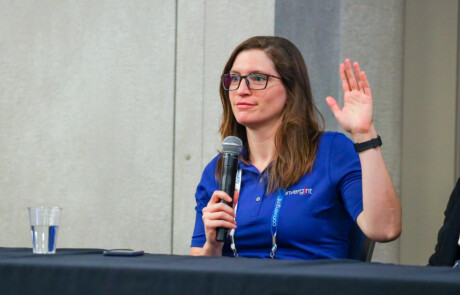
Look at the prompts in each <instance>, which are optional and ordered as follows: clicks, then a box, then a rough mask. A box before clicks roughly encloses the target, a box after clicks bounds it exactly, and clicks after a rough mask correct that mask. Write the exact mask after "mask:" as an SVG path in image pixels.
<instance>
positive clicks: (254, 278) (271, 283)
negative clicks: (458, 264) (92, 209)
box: [0, 248, 460, 295]
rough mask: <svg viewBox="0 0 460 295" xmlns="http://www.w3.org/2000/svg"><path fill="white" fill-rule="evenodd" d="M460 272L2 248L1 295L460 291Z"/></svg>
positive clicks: (352, 263) (356, 263)
mask: <svg viewBox="0 0 460 295" xmlns="http://www.w3.org/2000/svg"><path fill="white" fill-rule="evenodd" d="M459 292H460V270H456V269H451V268H449V267H424V266H402V265H391V264H380V263H363V262H359V261H353V260H316V261H292V260H268V259H266V260H262V259H248V258H246V259H245V258H237V259H235V258H229V257H191V256H178V255H158V254H145V255H143V256H137V257H114V256H103V255H102V250H95V249H58V250H57V253H56V254H55V255H33V254H32V251H31V249H26V248H0V294H2V295H3V294H5V295H6V294H47V295H51V294H69V295H71V294H85V295H87V294H200V295H202V294H232V295H234V294H278V295H280V294H328V295H329V294H352V295H359V294H366V295H369V294H373V295H374V294H405V295H406V294H417V295H422V294H430V295H431V294H460V293H459Z"/></svg>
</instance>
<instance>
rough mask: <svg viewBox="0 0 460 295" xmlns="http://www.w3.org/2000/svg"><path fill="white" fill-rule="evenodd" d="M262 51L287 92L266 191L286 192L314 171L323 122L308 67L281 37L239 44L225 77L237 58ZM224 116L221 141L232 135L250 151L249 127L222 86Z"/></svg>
mask: <svg viewBox="0 0 460 295" xmlns="http://www.w3.org/2000/svg"><path fill="white" fill-rule="evenodd" d="M249 49H261V50H263V51H264V52H265V54H267V56H268V57H269V58H270V59H271V60H272V61H273V64H274V66H275V69H276V71H277V72H278V73H279V76H280V77H281V80H282V83H283V85H284V87H285V89H286V94H287V100H286V105H285V106H284V109H283V112H282V115H281V124H280V126H279V128H278V130H277V131H276V134H275V149H276V150H275V156H274V158H273V161H272V164H271V165H270V167H269V168H268V169H269V170H268V172H269V181H268V187H267V192H273V191H275V190H277V189H279V188H280V187H281V188H283V189H287V188H288V187H289V186H291V185H293V184H295V183H296V182H297V181H298V180H299V179H300V178H301V177H302V176H303V175H304V174H305V173H307V172H311V170H312V168H313V163H314V161H315V157H316V152H317V150H318V145H319V139H320V137H321V134H322V133H323V128H324V119H323V117H322V116H321V114H320V112H319V111H318V109H317V107H316V106H315V103H314V100H313V96H312V93H311V87H310V79H309V78H308V72H307V67H306V65H305V61H304V59H303V57H302V54H301V53H300V51H299V49H297V47H296V46H295V45H294V44H292V43H291V42H290V41H289V40H287V39H284V38H281V37H269V36H258V37H252V38H249V39H248V40H246V41H244V42H243V43H241V44H240V45H238V46H237V47H236V48H235V50H234V51H233V52H232V54H231V55H230V58H229V59H228V61H227V64H226V65H225V67H224V70H223V74H227V73H229V72H230V70H231V68H232V67H233V63H234V61H235V59H236V57H237V55H238V54H239V53H240V52H241V51H244V50H249ZM220 98H221V101H222V107H223V114H222V123H221V126H220V133H221V136H222V139H224V138H225V137H227V136H230V135H233V136H237V137H239V138H241V140H242V141H243V145H244V146H245V148H246V149H247V157H246V158H244V159H243V158H242V160H243V161H245V162H248V161H249V154H250V150H249V145H248V139H247V135H246V127H245V126H243V125H241V124H239V123H238V122H237V121H236V118H235V116H234V115H233V111H232V106H231V103H230V98H229V94H228V91H227V90H225V89H224V88H223V86H222V83H221V85H220ZM221 160H222V158H220V159H219V161H218V163H217V169H216V178H217V179H219V177H220V174H221V165H222V164H221V163H222V161H221Z"/></svg>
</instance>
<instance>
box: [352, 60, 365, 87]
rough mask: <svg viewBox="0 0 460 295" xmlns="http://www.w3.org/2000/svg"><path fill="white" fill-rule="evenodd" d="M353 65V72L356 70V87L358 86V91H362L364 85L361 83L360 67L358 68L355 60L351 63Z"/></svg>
mask: <svg viewBox="0 0 460 295" xmlns="http://www.w3.org/2000/svg"><path fill="white" fill-rule="evenodd" d="M353 67H354V68H355V72H356V79H357V80H358V87H359V90H360V91H364V90H363V89H364V85H363V79H361V78H362V76H361V69H360V68H359V64H358V62H357V61H355V62H354V63H353Z"/></svg>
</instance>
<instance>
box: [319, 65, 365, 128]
mask: <svg viewBox="0 0 460 295" xmlns="http://www.w3.org/2000/svg"><path fill="white" fill-rule="evenodd" d="M353 66H354V69H355V72H356V76H355V73H354V72H353V68H352V67H351V62H350V59H348V58H347V59H346V60H345V63H344V64H340V78H341V80H342V88H343V92H344V99H343V100H344V105H343V108H342V109H340V107H339V105H338V104H337V101H336V100H335V99H334V98H332V97H330V96H328V97H326V102H327V104H328V105H329V107H330V108H331V110H332V112H333V113H334V116H335V118H336V119H337V121H338V122H339V124H340V125H341V126H342V128H343V129H345V130H346V131H348V132H350V133H351V134H352V135H353V136H359V135H363V134H368V133H369V132H370V131H371V129H373V123H372V118H373V108H372V104H373V102H372V93H371V87H370V86H369V81H368V80H367V77H366V74H365V73H364V72H363V71H361V70H360V68H359V64H358V63H357V62H355V63H354V64H353Z"/></svg>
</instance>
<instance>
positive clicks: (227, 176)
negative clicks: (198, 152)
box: [216, 154, 238, 242]
mask: <svg viewBox="0 0 460 295" xmlns="http://www.w3.org/2000/svg"><path fill="white" fill-rule="evenodd" d="M237 170H238V155H233V154H224V156H223V159H222V177H221V182H220V190H221V191H224V192H226V193H227V194H228V195H229V196H230V197H231V198H232V200H233V194H234V193H235V180H236V172H237ZM220 203H225V204H226V205H227V206H230V207H233V204H232V203H233V202H232V203H229V202H226V201H224V200H220ZM227 233H228V228H226V227H219V228H217V237H216V241H218V242H224V241H225V239H226V238H227Z"/></svg>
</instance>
